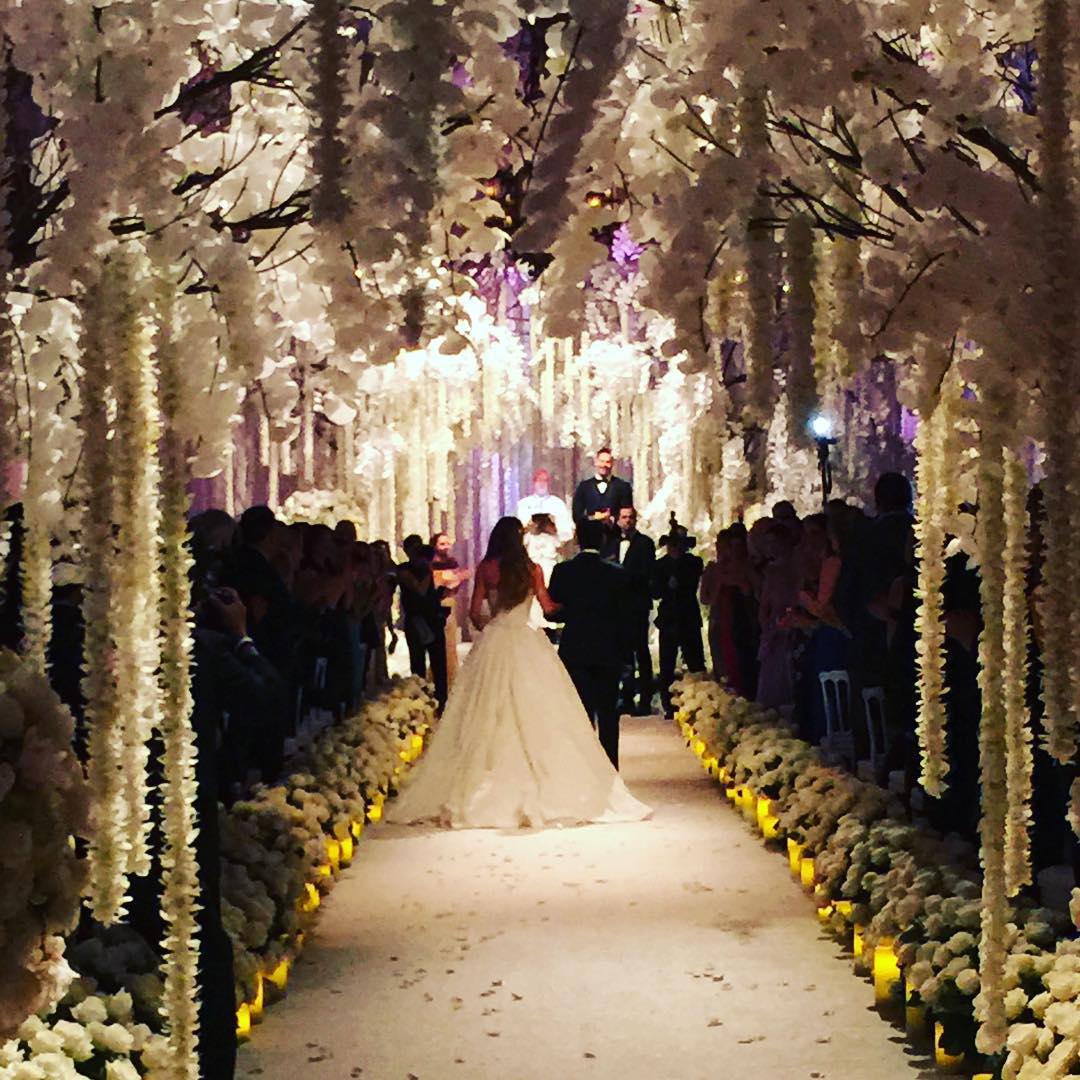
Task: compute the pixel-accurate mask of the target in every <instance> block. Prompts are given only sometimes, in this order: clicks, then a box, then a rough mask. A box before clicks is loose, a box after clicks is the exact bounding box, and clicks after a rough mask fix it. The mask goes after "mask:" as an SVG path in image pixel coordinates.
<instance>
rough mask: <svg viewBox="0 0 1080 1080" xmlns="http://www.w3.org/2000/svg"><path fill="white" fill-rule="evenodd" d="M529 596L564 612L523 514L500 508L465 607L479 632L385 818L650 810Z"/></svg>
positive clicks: (545, 816) (617, 816)
mask: <svg viewBox="0 0 1080 1080" xmlns="http://www.w3.org/2000/svg"><path fill="white" fill-rule="evenodd" d="M534 596H535V597H536V598H537V599H538V600H539V601H540V604H541V606H542V607H543V609H544V611H545V613H547V614H552V613H554V612H555V611H557V605H556V604H553V603H552V601H551V598H550V597H549V596H548V594H547V590H546V589H545V588H544V581H543V575H542V573H541V571H540V569H539V567H536V566H535V565H534V564H533V563H532V562H531V561H530V560H529V557H528V554H527V553H526V551H525V546H524V543H523V539H522V528H521V523H520V522H519V521H518V520H517V518H503V519H502V520H500V521H499V522H498V523H497V524H496V526H495V528H494V529H493V530H492V533H491V538H490V540H489V542H488V551H487V555H486V556H485V557H484V560H483V562H482V563H481V564H480V566H479V568H478V569H477V573H476V583H475V586H474V592H473V597H472V603H471V604H470V609H469V613H470V618H471V619H472V621H473V623H474V624H475V625H476V626H477V628H478V629H482V630H483V633H482V634H481V636H480V640H479V641H478V642H477V643H476V644H475V645H474V646H473V648H472V650H471V651H470V653H469V656H468V657H467V659H466V661H465V663H464V664H463V665H462V668H461V671H460V673H459V675H458V678H457V681H456V682H455V683H454V687H453V690H452V692H451V694H450V700H449V701H448V702H447V706H446V711H445V713H444V714H443V718H442V720H441V721H440V723H439V726H438V729H437V730H436V732H435V736H434V738H433V739H432V741H431V744H430V747H429V749H428V751H427V753H426V754H425V756H424V759H423V760H422V761H421V762H420V764H419V766H418V768H417V770H416V773H415V775H414V776H413V778H412V779H411V782H410V783H408V784H407V786H406V787H405V789H404V791H403V792H402V794H401V795H400V797H399V798H398V800H397V801H396V803H395V804H394V806H393V808H392V810H391V813H390V814H389V815H388V817H389V820H391V821H395V822H399V823H403V822H438V823H440V824H443V825H448V826H454V827H459V828H519V827H523V826H526V827H527V826H532V827H539V826H543V825H552V824H580V823H585V822H594V821H595V822H599V821H636V820H640V819H641V818H644V817H647V816H648V814H649V810H648V808H647V807H646V806H644V805H643V804H642V803H640V802H638V801H637V800H636V799H635V798H634V797H633V796H632V795H631V794H630V793H629V792H628V791H627V790H626V787H625V785H624V784H623V782H622V780H621V779H620V778H619V775H618V773H617V772H616V771H615V770H614V769H613V768H612V766H611V763H610V762H609V761H608V759H607V756H606V754H605V753H604V751H603V750H602V749H601V747H600V744H599V742H598V741H597V739H596V735H595V734H594V732H593V730H592V727H591V725H590V723H589V720H588V718H587V716H586V715H585V710H584V708H583V707H582V705H581V700H580V698H579V697H578V694H577V691H576V690H575V689H574V684H573V683H572V682H571V681H570V677H569V676H568V675H567V673H566V669H565V668H564V667H563V664H562V661H561V660H560V659H559V657H558V654H557V653H556V652H555V649H554V648H553V647H552V645H551V643H550V642H549V641H548V639H547V637H546V636H545V635H544V634H543V633H542V632H541V631H540V630H536V629H533V628H532V627H530V625H529V613H530V610H531V607H532V600H533V597H534Z"/></svg>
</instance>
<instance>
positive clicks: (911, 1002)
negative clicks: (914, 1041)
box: [904, 979, 926, 1038]
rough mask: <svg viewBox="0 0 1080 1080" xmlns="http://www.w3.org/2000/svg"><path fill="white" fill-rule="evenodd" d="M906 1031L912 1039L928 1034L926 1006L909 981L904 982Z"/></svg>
mask: <svg viewBox="0 0 1080 1080" xmlns="http://www.w3.org/2000/svg"><path fill="white" fill-rule="evenodd" d="M904 1030H905V1031H906V1032H907V1034H908V1035H909V1036H911V1037H912V1038H920V1037H922V1036H923V1035H925V1034H926V1006H925V1005H923V1004H922V999H921V998H920V997H919V995H918V994H917V993H916V992H915V989H914V987H912V985H911V983H910V981H909V980H907V979H905V980H904Z"/></svg>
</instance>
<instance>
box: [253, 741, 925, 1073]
mask: <svg viewBox="0 0 1080 1080" xmlns="http://www.w3.org/2000/svg"><path fill="white" fill-rule="evenodd" d="M623 752H624V763H623V774H624V776H625V777H626V779H627V781H628V782H629V784H630V786H631V788H632V789H633V790H634V792H635V793H636V794H637V795H639V796H640V797H641V798H643V799H645V800H646V801H648V802H649V803H651V804H652V805H653V806H654V807H655V816H654V818H653V820H652V821H649V822H647V823H644V824H636V825H608V826H590V827H587V828H579V829H565V830H552V831H548V832H539V833H532V834H528V833H522V834H512V835H511V834H501V833H497V832H490V831H468V832H438V831H435V832H431V831H414V830H410V829H401V828H389V827H380V828H378V829H374V830H371V831H369V832H368V833H367V834H366V835H365V837H364V839H363V841H362V843H361V844H360V846H359V848H358V852H359V854H358V857H357V859H356V862H355V863H354V864H353V867H352V869H351V870H349V871H348V872H347V873H346V875H345V877H344V879H343V880H342V881H341V882H340V883H339V884H338V886H337V888H336V889H335V890H334V892H333V895H332V896H331V897H330V898H329V900H328V902H327V903H326V904H325V906H324V909H323V916H322V919H321V922H320V924H319V927H318V931H317V934H316V935H315V936H314V938H313V940H312V941H311V942H310V944H309V946H308V948H307V950H306V951H305V953H304V956H303V957H302V959H301V961H300V962H299V964H298V965H297V966H296V968H295V969H294V971H293V979H292V982H291V985H290V989H289V996H288V999H287V1000H286V1001H285V1002H283V1003H282V1004H280V1005H277V1006H275V1007H274V1008H273V1009H271V1010H269V1011H268V1013H267V1019H266V1021H265V1022H264V1023H263V1024H262V1025H261V1026H260V1027H259V1028H257V1029H256V1031H255V1034H254V1039H253V1041H252V1043H251V1045H249V1046H248V1047H245V1048H244V1049H242V1050H241V1055H240V1069H239V1075H240V1076H241V1077H244V1078H252V1077H263V1078H265V1080H324V1078H325V1080H342V1078H353V1077H362V1078H364V1080H409V1078H413V1077H415V1078H419V1080H443V1078H459V1077H460V1078H462V1080H472V1078H476V1080H562V1078H576V1077H584V1078H593V1080H609V1078H610V1080H615V1078H622V1080H638V1078H640V1080H654V1078H655V1080H698V1078H701V1080H704V1078H705V1077H709V1078H711V1080H726V1078H730V1080H742V1078H761V1080H788V1078H793V1080H794V1078H798V1080H803V1078H806V1080H810V1078H827V1080H901V1078H905V1077H906V1078H912V1080H914V1078H915V1077H918V1076H919V1075H920V1074H921V1073H922V1071H923V1068H924V1067H925V1062H920V1061H916V1060H915V1059H913V1058H912V1057H911V1056H910V1054H909V1052H908V1051H907V1050H906V1049H905V1047H904V1044H903V1041H902V1039H901V1038H900V1036H899V1035H898V1034H897V1032H896V1031H895V1030H894V1029H893V1028H891V1027H890V1026H889V1025H888V1024H886V1023H884V1022H883V1021H882V1020H880V1019H879V1018H878V1016H877V1015H876V1013H874V1011H873V1010H872V1007H871V1006H872V998H873V994H872V990H871V988H870V987H869V985H868V984H867V983H865V982H863V981H861V980H859V979H857V978H855V977H854V976H853V975H852V974H851V970H850V962H849V961H847V960H845V959H843V958H842V957H841V955H840V951H839V949H838V947H837V946H836V945H835V944H834V943H832V942H831V941H829V940H827V939H825V938H823V937H822V936H820V934H819V931H818V928H817V923H816V920H815V918H814V917H813V913H812V910H811V908H810V904H809V902H808V900H807V899H806V898H805V896H804V895H803V894H802V892H801V891H800V890H799V889H798V887H797V886H795V885H794V883H792V881H791V880H790V879H789V877H788V875H787V863H786V861H785V860H784V859H783V858H782V857H780V856H778V855H776V854H774V853H770V852H766V851H765V850H764V848H763V847H762V846H761V844H760V843H759V842H758V841H756V840H755V839H754V838H753V837H752V836H751V834H750V832H749V831H748V830H747V828H746V827H745V826H744V825H743V824H742V822H741V821H740V819H739V818H738V817H737V815H736V814H735V813H733V812H732V811H731V810H730V809H729V807H728V805H727V804H726V800H724V799H723V798H722V797H721V796H720V795H719V793H718V792H717V790H716V787H715V785H714V784H713V783H711V782H709V781H708V780H707V779H706V778H705V776H704V774H703V773H702V772H701V770H700V768H699V767H698V764H697V762H696V760H695V759H694V758H693V757H692V756H691V755H690V754H689V752H688V751H687V750H686V748H685V747H684V745H683V744H682V742H681V740H680V738H679V735H678V732H677V730H676V729H675V728H674V726H673V725H670V724H665V723H663V722H662V721H659V720H645V721H641V720H626V721H624V722H623Z"/></svg>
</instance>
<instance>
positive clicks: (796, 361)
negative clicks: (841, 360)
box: [787, 214, 818, 446]
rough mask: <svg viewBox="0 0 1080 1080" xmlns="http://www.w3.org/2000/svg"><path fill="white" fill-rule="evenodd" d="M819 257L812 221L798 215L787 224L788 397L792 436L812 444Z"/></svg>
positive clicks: (797, 444)
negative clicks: (816, 250)
mask: <svg viewBox="0 0 1080 1080" xmlns="http://www.w3.org/2000/svg"><path fill="white" fill-rule="evenodd" d="M815 276H816V260H815V256H814V233H813V230H812V228H811V226H810V220H809V219H808V218H807V217H806V216H805V215H803V214H798V215H796V216H795V217H793V218H792V219H791V221H789V222H788V227H787V277H788V290H789V291H788V320H789V324H790V330H791V342H790V345H789V353H788V375H787V399H788V409H789V412H790V419H791V429H790V435H791V438H792V441H793V442H794V444H795V445H796V446H803V445H807V444H808V443H809V433H808V429H809V425H810V420H811V419H812V418H813V415H814V413H815V412H816V411H817V407H818V403H817V394H816V392H815V385H814V384H815V380H814V319H815V315H816V304H815V298H814V280H815Z"/></svg>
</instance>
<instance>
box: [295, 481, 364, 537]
mask: <svg viewBox="0 0 1080 1080" xmlns="http://www.w3.org/2000/svg"><path fill="white" fill-rule="evenodd" d="M278 517H279V518H280V519H281V520H282V521H284V522H285V523H286V524H287V525H293V524H296V523H297V522H306V523H307V524H309V525H329V526H330V528H331V529H332V528H333V527H334V526H335V525H336V524H337V523H338V522H339V521H352V522H354V523H356V524H357V525H361V524H363V523H364V522H365V521H367V518H368V515H367V512H366V511H365V510H364V509H363V507H361V506H360V504H359V503H358V502H357V501H356V500H355V499H354V498H353V497H352V496H351V495H349V494H348V493H346V492H344V491H318V490H312V491H294V492H293V493H292V494H291V495H290V496H289V497H288V498H287V499H286V500H285V502H284V503H282V505H281V507H280V509H279V510H278Z"/></svg>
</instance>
